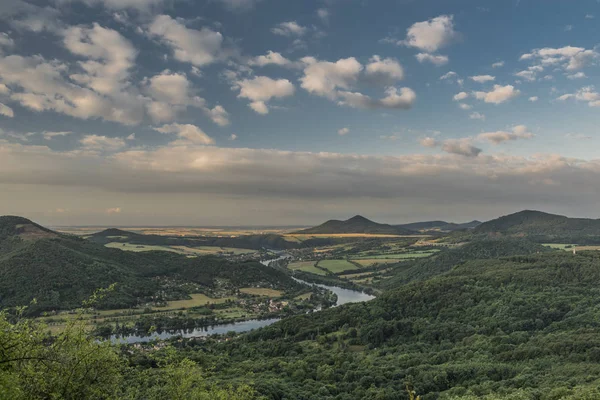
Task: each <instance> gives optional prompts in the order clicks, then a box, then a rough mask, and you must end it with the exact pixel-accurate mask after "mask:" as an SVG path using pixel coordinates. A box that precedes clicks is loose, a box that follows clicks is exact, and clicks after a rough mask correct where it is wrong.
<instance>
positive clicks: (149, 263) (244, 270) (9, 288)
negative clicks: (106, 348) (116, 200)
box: [0, 217, 298, 313]
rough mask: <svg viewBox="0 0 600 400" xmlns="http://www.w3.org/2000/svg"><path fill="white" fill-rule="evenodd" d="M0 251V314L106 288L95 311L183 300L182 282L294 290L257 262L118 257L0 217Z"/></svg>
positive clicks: (69, 303) (70, 301) (76, 300)
mask: <svg viewBox="0 0 600 400" xmlns="http://www.w3.org/2000/svg"><path fill="white" fill-rule="evenodd" d="M0 249H2V252H0V308H5V307H13V306H18V305H25V304H28V303H29V302H30V301H31V300H32V299H33V298H35V299H36V300H37V304H36V305H35V306H32V307H31V308H30V312H32V313H38V312H41V311H49V310H56V309H72V308H75V307H78V306H80V305H81V302H82V301H83V300H84V299H86V298H88V297H89V296H90V295H91V294H92V293H93V292H94V291H95V290H96V289H98V288H102V287H107V286H109V285H110V284H112V283H117V289H116V291H115V292H114V293H111V294H110V296H108V297H107V298H106V299H104V301H103V302H102V303H101V304H100V307H102V308H124V307H130V306H133V305H137V304H140V303H144V302H146V301H149V300H150V299H151V298H152V297H153V296H155V295H156V294H157V293H158V292H160V293H161V294H162V295H163V296H166V297H167V298H168V299H177V298H186V296H187V291H186V290H185V289H182V287H183V286H185V285H184V283H185V282H190V283H194V284H197V285H200V287H204V288H206V289H211V288H214V287H216V286H217V284H218V285H221V286H222V285H226V284H229V285H231V286H233V287H243V286H248V285H256V286H266V287H274V288H282V289H285V288H295V287H297V286H298V284H297V283H295V282H294V281H293V280H292V279H291V278H290V277H289V276H288V275H287V274H285V273H284V272H281V271H279V270H275V269H273V268H269V267H265V266H263V265H262V264H260V263H258V262H244V263H233V262H229V261H227V260H225V259H223V258H219V257H210V256H209V257H198V258H187V257H185V256H181V255H177V254H172V253H168V252H147V253H131V252H125V251H121V250H118V249H109V248H106V247H104V246H102V245H100V244H96V243H93V242H90V241H87V240H84V239H81V238H76V237H72V236H66V235H61V234H58V233H55V232H52V231H50V230H48V229H46V228H43V227H41V226H39V225H36V224H34V223H32V222H31V221H29V220H26V219H22V218H15V217H2V218H1V219H0ZM165 277H168V279H165Z"/></svg>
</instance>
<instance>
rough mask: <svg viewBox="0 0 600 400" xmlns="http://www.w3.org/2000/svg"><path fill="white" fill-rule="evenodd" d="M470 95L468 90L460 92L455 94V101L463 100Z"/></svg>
mask: <svg viewBox="0 0 600 400" xmlns="http://www.w3.org/2000/svg"><path fill="white" fill-rule="evenodd" d="M468 97H469V94H468V93H467V92H460V93H457V94H455V95H454V97H453V98H452V99H453V100H454V101H462V100H464V99H466V98H468Z"/></svg>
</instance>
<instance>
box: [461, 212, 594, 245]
mask: <svg viewBox="0 0 600 400" xmlns="http://www.w3.org/2000/svg"><path fill="white" fill-rule="evenodd" d="M473 233H474V234H486V235H497V234H502V235H512V236H517V235H520V236H528V237H530V238H532V239H533V240H536V241H544V240H549V241H554V242H555V241H556V240H567V242H568V241H569V240H574V241H576V242H582V244H583V243H586V242H596V241H598V240H600V239H599V238H598V237H600V220H598V219H587V218H569V217H565V216H562V215H554V214H548V213H544V212H540V211H530V210H525V211H521V212H518V213H515V214H510V215H506V216H503V217H500V218H497V219H493V220H491V221H488V222H484V223H483V224H481V225H479V226H478V227H476V228H475V229H474V230H473Z"/></svg>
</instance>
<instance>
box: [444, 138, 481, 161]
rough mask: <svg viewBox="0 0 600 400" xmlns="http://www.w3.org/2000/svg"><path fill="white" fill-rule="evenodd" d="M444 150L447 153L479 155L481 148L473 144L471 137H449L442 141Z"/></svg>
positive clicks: (466, 155)
mask: <svg viewBox="0 0 600 400" xmlns="http://www.w3.org/2000/svg"><path fill="white" fill-rule="evenodd" d="M442 150H443V151H445V152H446V153H450V154H457V155H460V156H464V157H477V156H478V155H479V154H480V153H481V151H482V150H481V149H480V148H478V147H475V146H473V144H472V143H471V139H469V138H462V139H448V140H445V141H444V142H443V143H442Z"/></svg>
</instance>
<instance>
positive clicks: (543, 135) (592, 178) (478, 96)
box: [0, 0, 600, 226]
mask: <svg viewBox="0 0 600 400" xmlns="http://www.w3.org/2000/svg"><path fill="white" fill-rule="evenodd" d="M599 22H600V1H597V0H577V1H564V0H507V1H497V0H477V1H476V0H446V1H440V0H418V1H417V0H395V1H391V0H390V1H382V0H379V1H376V0H303V1H289V0H205V1H191V0H48V1H34V0H28V1H25V0H2V1H0V215H1V214H13V215H22V216H25V217H29V218H31V219H34V220H36V221H38V222H40V223H44V224H49V225H120V226H124V225H212V226H214V225H311V224H316V223H320V222H322V221H324V220H326V219H331V218H339V219H345V218H349V217H351V216H353V215H355V214H362V215H365V216H367V217H369V218H371V219H374V220H377V221H380V222H388V223H404V222H413V221H419V220H427V219H444V220H449V221H466V220H472V219H480V220H485V219H490V218H494V217H497V216H500V215H504V214H508V213H512V212H517V211H520V210H522V209H540V210H543V211H547V212H555V213H560V214H565V215H570V216H582V217H583V216H585V217H591V218H600V212H599V211H598V207H597V199H598V196H599V195H600V156H599V154H598V148H599V147H598V146H599V141H598V138H599V137H598V133H599V132H598V127H599V126H600V23H599Z"/></svg>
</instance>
